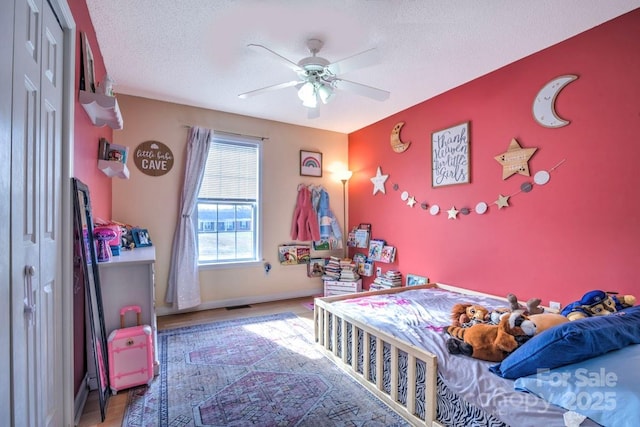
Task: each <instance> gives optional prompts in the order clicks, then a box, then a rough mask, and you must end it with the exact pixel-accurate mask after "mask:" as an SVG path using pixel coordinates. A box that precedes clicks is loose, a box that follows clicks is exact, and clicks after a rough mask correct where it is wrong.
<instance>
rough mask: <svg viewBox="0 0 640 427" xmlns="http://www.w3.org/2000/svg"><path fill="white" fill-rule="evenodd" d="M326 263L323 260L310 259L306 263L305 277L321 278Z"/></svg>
mask: <svg viewBox="0 0 640 427" xmlns="http://www.w3.org/2000/svg"><path fill="white" fill-rule="evenodd" d="M326 262H327V260H326V259H325V258H310V259H309V262H308V263H307V277H322V275H323V274H324V266H325V264H326Z"/></svg>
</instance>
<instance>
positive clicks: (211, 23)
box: [87, 0, 640, 133]
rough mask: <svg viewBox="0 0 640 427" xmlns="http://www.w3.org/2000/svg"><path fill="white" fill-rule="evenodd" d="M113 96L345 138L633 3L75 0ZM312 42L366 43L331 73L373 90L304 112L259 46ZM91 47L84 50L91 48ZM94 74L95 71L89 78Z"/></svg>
mask: <svg viewBox="0 0 640 427" xmlns="http://www.w3.org/2000/svg"><path fill="white" fill-rule="evenodd" d="M87 5H88V8H89V12H90V15H91V19H92V21H93V25H94V27H95V30H96V34H97V38H98V43H99V45H100V50H101V51H102V55H103V58H104V62H105V64H106V68H107V71H108V73H109V75H110V76H111V77H112V78H113V79H114V80H115V86H114V88H115V91H116V92H117V93H123V94H128V95H136V96H141V97H146V98H152V99H158V100H163V101H169V102H176V103H180V104H186V105H192V106H197V107H204V108H208V109H212V110H219V111H225V112H231V113H237V114H242V115H247V116H253V117H259V118H263V119H269V120H276V121H280V122H285V123H292V124H297V125H302V126H309V127H314V128H319V129H326V130H333V131H337V132H342V133H349V132H353V131H355V130H358V129H361V128H362V127H364V126H367V125H369V124H371V123H374V122H377V121H379V120H381V119H383V118H385V117H388V116H390V115H392V114H394V113H396V112H398V111H401V110H404V109H406V108H408V107H411V106H413V105H416V104H418V103H420V102H422V101H425V100H427V99H429V98H432V97H434V96H436V95H438V94H440V93H443V92H445V91H447V90H449V89H451V88H454V87H456V86H459V85H461V84H463V83H465V82H468V81H470V80H473V79H475V78H477V77H479V76H482V75H484V74H486V73H488V72H490V71H493V70H495V69H498V68H500V67H502V66H504V65H506V64H509V63H511V62H514V61H516V60H518V59H520V58H523V57H525V56H527V55H530V54H532V53H534V52H537V51H540V50H542V49H544V48H546V47H549V46H551V45H554V44H556V43H558V42H560V41H562V40H565V39H567V38H569V37H572V36H574V35H576V34H578V33H581V32H583V31H585V30H587V29H589V28H592V27H594V26H596V25H598V24H600V23H603V22H605V21H608V20H610V19H613V18H615V17H617V16H619V15H621V14H623V13H626V12H628V11H630V10H633V9H635V8H638V7H640V0H615V1H610V0H536V1H532V0H485V1H478V0H457V1H445V0H322V1H307V0H262V1H251V0H242V1H240V0H236V1H232V0H134V1H131V0H109V1H105V0H87ZM312 37H314V38H320V39H322V40H323V41H324V47H323V49H322V51H321V52H320V55H319V56H322V57H324V58H326V59H328V60H329V61H331V62H335V61H337V60H340V59H343V58H346V57H348V56H351V55H353V54H356V53H359V52H362V51H364V50H367V49H369V48H376V49H377V51H378V52H379V54H380V57H381V59H380V62H379V63H378V64H377V65H373V66H370V67H367V68H362V69H358V70H354V71H351V72H349V73H347V74H344V75H342V77H344V78H345V79H347V80H351V81H355V82H359V83H363V84H366V85H369V86H374V87H377V88H380V89H385V90H388V91H390V92H391V96H390V97H389V99H388V100H386V101H383V102H380V101H375V100H372V99H369V98H365V97H362V96H359V95H356V94H353V93H350V92H346V91H339V92H338V93H337V94H336V96H335V97H334V98H333V99H332V100H331V102H330V103H329V104H327V105H322V106H321V108H320V117H319V118H316V119H308V118H307V109H306V108H305V107H303V106H302V105H301V103H300V101H299V99H298V97H297V94H296V89H295V87H289V88H286V89H281V90H279V91H275V92H269V93H265V94H261V95H258V96H254V97H251V98H248V99H240V98H238V94H240V93H243V92H248V91H251V90H254V89H259V88H262V87H265V86H270V85H275V84H278V83H283V82H287V81H290V80H295V79H296V78H297V76H296V74H295V73H294V72H293V71H292V70H291V69H289V68H287V67H286V66H284V65H283V63H282V62H279V61H278V60H277V59H274V58H275V57H274V56H273V55H270V54H269V53H268V52H266V51H261V50H259V49H250V48H248V47H247V44H249V43H256V44H262V45H265V46H267V47H269V48H271V49H272V50H274V51H276V52H278V53H279V54H280V55H282V56H284V57H286V58H288V59H290V60H292V61H293V62H298V60H300V59H301V58H303V57H305V56H308V51H307V49H306V40H307V39H309V38H312ZM94 50H95V49H94ZM97 77H98V78H102V76H97Z"/></svg>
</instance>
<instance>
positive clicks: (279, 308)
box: [78, 297, 313, 427]
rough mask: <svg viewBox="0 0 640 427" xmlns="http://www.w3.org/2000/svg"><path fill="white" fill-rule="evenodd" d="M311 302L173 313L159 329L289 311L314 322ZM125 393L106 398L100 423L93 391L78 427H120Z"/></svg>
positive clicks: (303, 301) (310, 299)
mask: <svg viewBox="0 0 640 427" xmlns="http://www.w3.org/2000/svg"><path fill="white" fill-rule="evenodd" d="M311 302H313V298H312V297H307V298H298V299H292V300H286V301H277V302H268V303H261V304H252V305H251V307H249V308H236V309H233V310H227V309H224V308H220V309H215V310H205V311H197V312H193V313H185V314H176V315H171V316H161V317H158V330H163V329H171V328H177V327H181V326H190V325H197V324H201V323H207V322H213V321H218V320H228V319H237V318H241V317H253V316H262V315H266V314H273V313H283V312H291V313H294V314H296V315H298V316H299V317H301V318H305V319H308V320H309V322H312V321H313V310H310V309H309V308H307V307H305V305H303V304H305V303H311ZM127 395H128V393H127V390H123V391H120V392H118V394H116V395H112V396H111V397H110V398H109V404H108V407H107V416H106V418H105V421H104V422H103V423H101V422H100V406H99V403H98V395H97V393H96V392H91V393H89V397H88V398H87V403H86V404H85V407H84V411H83V413H82V417H81V418H80V422H79V424H78V426H79V427H90V426H102V427H120V426H121V425H122V417H123V416H124V411H125V408H126V405H127Z"/></svg>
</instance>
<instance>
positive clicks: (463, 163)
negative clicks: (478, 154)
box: [431, 122, 471, 188]
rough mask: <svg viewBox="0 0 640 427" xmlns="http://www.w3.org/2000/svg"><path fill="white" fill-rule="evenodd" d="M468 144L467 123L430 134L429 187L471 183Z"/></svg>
mask: <svg viewBox="0 0 640 427" xmlns="http://www.w3.org/2000/svg"><path fill="white" fill-rule="evenodd" d="M469 142H470V141H469V122H464V123H460V124H458V125H455V126H451V127H449V128H446V129H443V130H439V131H436V132H433V133H432V134H431V187H433V188H437V187H443V186H446V185H455V184H469V183H470V182H471V157H470V143H469Z"/></svg>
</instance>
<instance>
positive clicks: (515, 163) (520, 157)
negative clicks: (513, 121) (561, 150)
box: [495, 138, 537, 180]
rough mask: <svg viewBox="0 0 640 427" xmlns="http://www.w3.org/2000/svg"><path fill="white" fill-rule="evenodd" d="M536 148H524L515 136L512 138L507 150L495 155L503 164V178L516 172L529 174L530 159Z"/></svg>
mask: <svg viewBox="0 0 640 427" xmlns="http://www.w3.org/2000/svg"><path fill="white" fill-rule="evenodd" d="M536 150H537V148H522V147H521V146H520V144H518V141H517V140H516V139H515V138H513V139H511V143H510V144H509V148H507V151H505V152H504V153H502V154H500V155H499V156H496V157H495V159H496V160H497V161H498V163H500V164H501V165H502V179H503V180H504V179H507V178H509V177H510V176H511V175H513V174H516V173H519V174H520V175H524V176H529V159H530V158H531V156H533V153H535V152H536Z"/></svg>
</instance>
